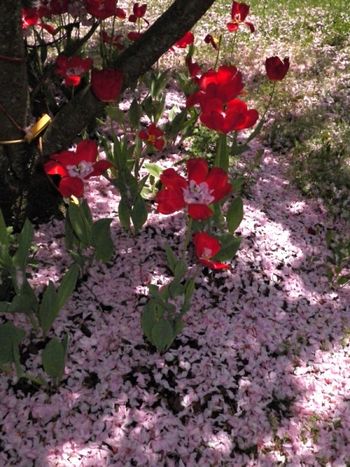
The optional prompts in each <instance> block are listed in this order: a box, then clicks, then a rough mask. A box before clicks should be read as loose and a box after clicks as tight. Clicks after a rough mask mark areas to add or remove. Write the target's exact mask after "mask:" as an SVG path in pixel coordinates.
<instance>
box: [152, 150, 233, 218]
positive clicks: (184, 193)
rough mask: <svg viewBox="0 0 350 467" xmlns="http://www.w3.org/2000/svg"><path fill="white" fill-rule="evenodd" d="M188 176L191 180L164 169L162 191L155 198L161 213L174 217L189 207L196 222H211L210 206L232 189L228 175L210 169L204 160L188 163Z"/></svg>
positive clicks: (172, 170)
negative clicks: (172, 214)
mask: <svg viewBox="0 0 350 467" xmlns="http://www.w3.org/2000/svg"><path fill="white" fill-rule="evenodd" d="M187 173H188V180H186V179H185V178H184V177H182V176H181V175H179V174H178V173H177V172H176V171H175V170H174V169H166V170H164V172H163V173H162V175H161V176H160V181H161V182H162V188H161V190H160V191H159V192H158V194H157V196H156V203H157V204H158V208H157V209H158V212H160V213H162V214H171V213H173V212H176V211H179V210H181V209H183V208H185V207H186V206H187V209H188V215H189V216H190V217H192V218H193V219H197V220H204V219H208V218H209V217H211V216H212V215H213V211H212V210H211V208H210V207H209V206H210V205H211V204H212V203H216V202H217V201H220V200H221V199H223V198H224V197H225V196H226V195H228V194H229V193H230V192H231V190H232V185H231V184H230V182H229V181H228V176H227V173H226V172H225V171H224V170H223V169H220V168H218V167H213V168H212V169H211V170H209V168H208V163H207V162H206V161H205V160H204V159H190V160H189V161H187Z"/></svg>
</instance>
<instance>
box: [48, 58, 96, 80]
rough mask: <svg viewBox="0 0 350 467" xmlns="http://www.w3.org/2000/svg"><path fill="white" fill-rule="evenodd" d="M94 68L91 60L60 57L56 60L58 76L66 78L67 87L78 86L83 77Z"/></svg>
mask: <svg viewBox="0 0 350 467" xmlns="http://www.w3.org/2000/svg"><path fill="white" fill-rule="evenodd" d="M91 67H92V60H91V58H81V57H66V56H65V55H60V56H59V57H58V58H57V60H56V70H55V72H56V74H57V75H59V76H61V77H62V78H64V83H65V85H66V86H78V85H79V84H80V80H81V76H82V75H83V74H84V73H87V72H88V71H89V70H90V68H91Z"/></svg>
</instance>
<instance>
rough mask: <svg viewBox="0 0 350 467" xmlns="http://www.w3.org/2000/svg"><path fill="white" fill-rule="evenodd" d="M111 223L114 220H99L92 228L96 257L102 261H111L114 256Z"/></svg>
mask: <svg viewBox="0 0 350 467" xmlns="http://www.w3.org/2000/svg"><path fill="white" fill-rule="evenodd" d="M111 222H112V219H99V220H98V221H96V222H95V223H94V225H93V226H92V245H93V246H94V248H95V257H96V259H98V260H100V261H109V260H110V259H111V258H112V256H113V251H114V245H113V241H112V238H111Z"/></svg>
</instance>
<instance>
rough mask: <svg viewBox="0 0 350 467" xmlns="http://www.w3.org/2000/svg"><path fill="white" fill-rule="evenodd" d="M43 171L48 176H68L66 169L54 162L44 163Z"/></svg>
mask: <svg viewBox="0 0 350 467" xmlns="http://www.w3.org/2000/svg"><path fill="white" fill-rule="evenodd" d="M44 170H45V172H46V173H47V174H48V175H60V176H61V177H66V176H67V175H68V172H67V170H66V168H65V167H64V166H63V165H61V164H59V163H57V162H55V161H48V162H46V164H44Z"/></svg>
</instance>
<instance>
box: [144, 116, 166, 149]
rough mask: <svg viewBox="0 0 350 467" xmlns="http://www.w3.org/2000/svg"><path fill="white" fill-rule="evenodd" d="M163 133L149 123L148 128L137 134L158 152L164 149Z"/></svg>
mask: <svg viewBox="0 0 350 467" xmlns="http://www.w3.org/2000/svg"><path fill="white" fill-rule="evenodd" d="M163 136H164V132H163V131H162V130H160V129H159V128H157V127H156V125H155V124H154V123H151V124H150V125H149V127H148V128H146V129H145V130H141V131H140V132H139V137H140V138H141V139H142V140H143V141H145V142H146V143H147V144H150V145H151V146H154V147H155V148H156V149H157V150H158V151H161V150H162V149H163V148H164V145H165V141H164V139H163Z"/></svg>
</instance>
